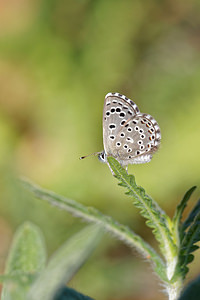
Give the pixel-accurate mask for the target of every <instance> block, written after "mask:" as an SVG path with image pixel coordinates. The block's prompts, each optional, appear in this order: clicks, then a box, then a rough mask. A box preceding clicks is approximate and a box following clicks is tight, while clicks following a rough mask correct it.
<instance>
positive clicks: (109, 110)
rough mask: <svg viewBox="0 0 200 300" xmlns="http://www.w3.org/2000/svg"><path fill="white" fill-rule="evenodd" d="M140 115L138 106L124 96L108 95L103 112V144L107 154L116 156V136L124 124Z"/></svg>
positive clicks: (117, 94)
mask: <svg viewBox="0 0 200 300" xmlns="http://www.w3.org/2000/svg"><path fill="white" fill-rule="evenodd" d="M137 113H139V109H138V107H137V105H136V104H135V103H134V102H133V101H132V100H130V99H128V98H127V97H125V96H124V95H121V94H119V93H108V94H107V95H106V97H105V102H104V110H103V142H104V150H105V152H106V154H110V155H112V156H115V154H116V151H117V150H118V149H117V148H116V146H115V145H116V141H115V140H116V136H117V133H118V132H119V131H120V130H121V128H123V126H124V124H125V123H126V122H127V121H128V120H130V119H131V117H133V116H134V115H136V114H137Z"/></svg>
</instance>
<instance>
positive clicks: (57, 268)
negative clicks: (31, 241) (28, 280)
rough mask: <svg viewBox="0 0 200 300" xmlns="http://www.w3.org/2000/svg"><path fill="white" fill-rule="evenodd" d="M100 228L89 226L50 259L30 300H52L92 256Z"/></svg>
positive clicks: (37, 281)
mask: <svg viewBox="0 0 200 300" xmlns="http://www.w3.org/2000/svg"><path fill="white" fill-rule="evenodd" d="M100 235H101V234H100V228H99V227H97V226H94V225H90V226H87V227H86V228H84V229H83V230H81V231H80V232H79V233H77V234H76V235H74V236H73V237H71V238H70V239H69V240H68V241H67V242H66V243H65V244H64V245H63V246H62V247H61V248H60V249H58V250H57V251H56V253H55V254H54V255H53V256H52V258H51V259H50V261H49V263H48V265H47V267H46V269H45V270H44V271H42V272H41V274H40V276H39V277H38V278H37V280H36V281H35V282H34V284H33V286H32V287H31V289H30V291H29V294H28V298H27V299H28V300H30V299H31V300H38V299H42V300H51V299H53V298H54V297H55V295H56V293H57V291H58V290H59V289H60V288H61V287H62V286H63V285H64V284H65V283H66V282H68V281H69V280H70V279H71V278H72V277H73V275H74V274H75V273H76V272H77V270H78V269H79V268H80V267H81V266H82V264H83V263H84V262H85V261H86V260H87V259H88V257H89V256H90V255H91V252H92V251H93V250H94V248H95V247H96V245H97V242H98V241H99V237H100Z"/></svg>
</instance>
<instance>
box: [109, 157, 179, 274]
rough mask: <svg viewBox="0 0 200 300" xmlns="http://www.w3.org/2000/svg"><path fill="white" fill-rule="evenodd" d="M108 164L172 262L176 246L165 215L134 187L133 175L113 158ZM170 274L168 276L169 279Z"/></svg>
mask: <svg viewBox="0 0 200 300" xmlns="http://www.w3.org/2000/svg"><path fill="white" fill-rule="evenodd" d="M108 163H109V165H110V167H111V169H112V170H113V172H114V174H115V176H116V178H117V179H118V180H119V181H120V185H122V186H124V187H126V188H127V189H128V195H130V196H132V197H133V199H134V204H135V206H136V207H137V208H139V209H140V212H141V215H142V216H143V217H145V218H146V219H147V222H146V224H147V225H148V226H149V227H151V228H153V233H154V235H155V237H156V239H157V240H158V242H159V243H160V249H161V251H162V253H163V255H164V256H165V257H167V261H168V262H170V261H173V258H174V254H175V253H176V246H175V244H174V243H173V241H172V238H171V235H170V231H169V228H168V226H167V221H166V219H167V218H166V214H165V213H164V212H163V210H162V209H161V208H160V207H159V206H158V204H157V203H156V202H154V200H153V199H152V198H150V197H149V196H148V195H146V194H145V190H144V189H143V188H141V187H139V186H137V185H136V182H135V178H134V176H133V175H128V174H127V173H126V171H125V170H124V169H123V168H122V166H121V165H120V164H119V163H118V161H116V160H115V159H114V158H113V157H108ZM171 275H172V274H169V277H170V276H171Z"/></svg>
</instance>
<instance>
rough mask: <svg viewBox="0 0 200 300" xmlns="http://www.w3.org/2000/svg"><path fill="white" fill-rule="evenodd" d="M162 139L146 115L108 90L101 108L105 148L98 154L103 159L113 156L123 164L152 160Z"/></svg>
mask: <svg viewBox="0 0 200 300" xmlns="http://www.w3.org/2000/svg"><path fill="white" fill-rule="evenodd" d="M160 140H161V133H160V128H159V126H158V124H157V122H156V120H155V119H154V118H153V117H152V116H150V115H149V114H144V113H141V112H140V110H139V108H138V107H137V105H136V104H135V103H134V102H133V101H132V100H131V99H129V98H127V97H126V96H124V95H121V94H119V93H108V94H107V95H106V97H105V102H104V109H103V143H104V151H103V152H101V153H100V154H99V155H98V157H99V159H100V160H101V161H103V162H106V158H107V156H113V157H114V158H115V159H117V160H118V161H119V162H120V164H121V165H122V166H127V165H128V164H140V163H146V162H149V161H151V159H152V155H153V154H154V153H155V152H156V151H157V150H158V147H159V144H160Z"/></svg>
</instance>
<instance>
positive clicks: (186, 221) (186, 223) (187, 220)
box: [181, 200, 200, 233]
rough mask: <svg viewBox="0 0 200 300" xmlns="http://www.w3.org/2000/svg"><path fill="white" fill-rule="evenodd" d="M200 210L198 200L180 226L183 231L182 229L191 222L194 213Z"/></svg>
mask: <svg viewBox="0 0 200 300" xmlns="http://www.w3.org/2000/svg"><path fill="white" fill-rule="evenodd" d="M199 212H200V200H199V201H198V202H197V203H196V205H195V206H194V208H193V209H192V211H191V212H190V214H189V216H188V217H187V219H186V220H185V221H184V223H183V225H182V226H181V231H182V233H184V231H186V230H187V228H188V227H190V225H191V224H192V223H193V221H194V218H195V217H196V215H197V214H198V213H199Z"/></svg>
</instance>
